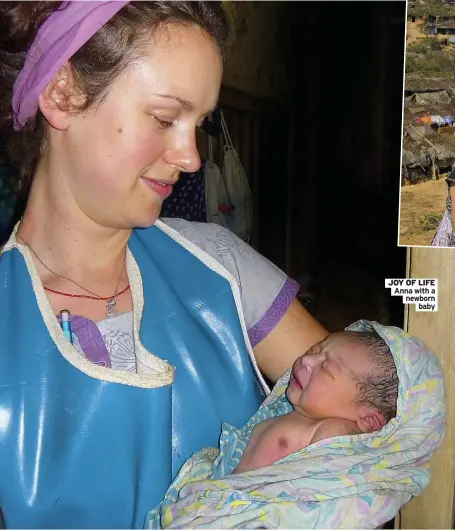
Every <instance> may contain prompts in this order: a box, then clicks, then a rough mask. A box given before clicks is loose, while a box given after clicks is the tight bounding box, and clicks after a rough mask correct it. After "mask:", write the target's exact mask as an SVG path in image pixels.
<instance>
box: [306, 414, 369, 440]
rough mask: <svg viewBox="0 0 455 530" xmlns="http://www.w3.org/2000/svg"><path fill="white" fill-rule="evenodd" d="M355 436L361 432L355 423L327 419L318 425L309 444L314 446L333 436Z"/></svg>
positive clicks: (339, 419) (345, 420) (342, 419)
mask: <svg viewBox="0 0 455 530" xmlns="http://www.w3.org/2000/svg"><path fill="white" fill-rule="evenodd" d="M356 434H361V431H360V429H359V427H358V426H357V423H356V422H355V421H351V420H347V419H345V418H328V419H326V420H321V421H320V422H319V423H318V425H317V427H316V429H315V431H314V434H313V438H312V440H311V443H312V444H314V443H316V442H319V441H320V440H326V439H327V438H333V437H334V436H346V435H351V436H352V435H356Z"/></svg>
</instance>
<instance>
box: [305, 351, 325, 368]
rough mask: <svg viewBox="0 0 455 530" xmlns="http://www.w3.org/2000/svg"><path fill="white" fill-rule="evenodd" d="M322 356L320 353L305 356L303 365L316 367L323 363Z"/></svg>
mask: <svg viewBox="0 0 455 530" xmlns="http://www.w3.org/2000/svg"><path fill="white" fill-rule="evenodd" d="M323 357H324V356H323V354H322V353H313V354H311V355H305V363H306V364H307V365H308V366H317V365H318V364H321V362H322V361H323Z"/></svg>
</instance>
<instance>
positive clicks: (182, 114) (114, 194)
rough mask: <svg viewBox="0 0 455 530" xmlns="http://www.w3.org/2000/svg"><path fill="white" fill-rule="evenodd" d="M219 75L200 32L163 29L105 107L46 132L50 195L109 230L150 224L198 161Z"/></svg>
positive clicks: (116, 85) (121, 78) (118, 81)
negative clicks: (200, 130) (198, 132)
mask: <svg viewBox="0 0 455 530" xmlns="http://www.w3.org/2000/svg"><path fill="white" fill-rule="evenodd" d="M221 76H222V62H221V58H220V55H219V52H218V50H217V48H216V46H215V44H214V43H213V42H212V40H211V39H210V38H209V37H208V36H207V35H205V34H204V33H203V32H202V30H200V29H199V28H197V27H185V26H179V25H172V26H167V27H166V28H165V29H163V30H161V31H159V32H158V33H157V34H155V36H154V38H153V39H151V41H150V44H149V46H148V48H147V53H146V54H144V57H143V58H142V59H141V60H139V61H136V62H135V63H134V64H132V65H131V66H130V67H129V68H128V69H127V70H126V71H124V72H123V73H122V74H121V75H120V76H119V77H118V78H117V79H116V81H115V82H114V84H113V85H112V87H111V88H110V89H109V91H108V93H107V96H106V97H105V98H104V99H103V100H102V102H101V103H100V104H98V105H96V106H94V107H93V108H91V109H89V110H88V111H87V112H85V113H83V114H79V115H75V116H74V117H72V118H71V122H70V124H69V126H68V127H67V128H66V129H65V130H63V131H62V130H56V129H51V130H50V131H49V145H50V153H52V156H54V163H53V164H52V165H51V167H53V169H54V171H50V172H49V174H50V179H51V180H52V181H53V182H52V187H53V189H54V190H55V192H57V194H56V193H54V192H53V193H52V195H53V196H54V197H55V198H57V197H64V200H65V201H66V204H67V207H68V209H73V210H74V209H78V210H79V211H80V212H82V213H83V214H84V215H85V216H87V217H88V218H90V219H91V220H92V221H94V222H96V223H97V224H99V225H102V226H105V227H109V228H131V227H135V226H138V227H146V226H150V225H152V224H153V223H154V222H155V220H156V218H157V217H158V216H159V212H160V209H161V205H162V202H163V200H164V199H165V198H166V197H167V196H169V194H170V193H171V191H172V184H174V183H175V182H176V181H177V179H178V177H179V173H180V172H181V171H184V172H193V171H196V170H197V169H198V168H199V166H200V159H199V155H198V152H197V148H196V139H195V135H196V129H197V127H198V126H200V125H201V123H202V121H203V118H204V117H205V116H206V115H207V114H208V113H209V112H210V111H211V110H212V109H214V108H215V106H216V103H217V99H218V93H219V88H220V84H221ZM55 161H56V162H55ZM55 166H56V167H57V171H55Z"/></svg>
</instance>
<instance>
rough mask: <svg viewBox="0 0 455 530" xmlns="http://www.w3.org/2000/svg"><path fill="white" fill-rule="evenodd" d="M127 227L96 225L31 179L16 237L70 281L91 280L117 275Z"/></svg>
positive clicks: (124, 248)
mask: <svg viewBox="0 0 455 530" xmlns="http://www.w3.org/2000/svg"><path fill="white" fill-rule="evenodd" d="M130 234H131V230H129V229H122V230H119V229H114V228H107V227H103V226H100V225H98V224H97V223H95V222H94V221H93V220H91V219H89V218H88V217H86V216H84V215H83V213H82V212H81V211H80V210H78V209H77V208H76V207H75V204H74V202H73V201H71V200H68V201H66V204H65V201H64V200H62V199H60V200H59V198H58V196H53V194H51V193H49V191H48V190H47V189H46V187H45V185H44V183H43V181H42V180H41V179H35V181H34V183H33V186H32V189H31V191H30V197H29V200H28V203H27V207H26V210H25V213H24V216H23V219H22V221H21V223H20V225H19V229H18V234H17V235H18V240H19V242H20V243H23V242H25V243H26V244H27V245H28V246H29V247H30V248H31V249H32V252H34V253H35V254H36V255H37V256H38V257H39V260H40V261H42V263H44V264H45V266H46V267H47V268H49V269H51V270H52V271H54V272H56V273H58V274H61V275H64V276H67V277H70V278H72V279H74V280H76V281H77V280H78V279H81V277H90V278H92V279H93V280H94V281H100V280H102V279H103V278H104V279H105V280H106V281H109V278H110V277H111V275H114V276H118V274H119V272H120V270H121V268H122V267H123V265H124V263H125V252H126V245H127V242H128V239H129V236H130Z"/></svg>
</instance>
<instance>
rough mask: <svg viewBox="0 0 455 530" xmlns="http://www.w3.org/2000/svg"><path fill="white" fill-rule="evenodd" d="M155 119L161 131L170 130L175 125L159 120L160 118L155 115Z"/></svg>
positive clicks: (171, 122)
mask: <svg viewBox="0 0 455 530" xmlns="http://www.w3.org/2000/svg"><path fill="white" fill-rule="evenodd" d="M153 118H154V120H155V121H156V123H157V124H158V127H159V128H160V129H169V128H170V127H172V126H173V125H174V122H173V121H169V120H163V119H162V118H159V117H158V116H155V115H153Z"/></svg>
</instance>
